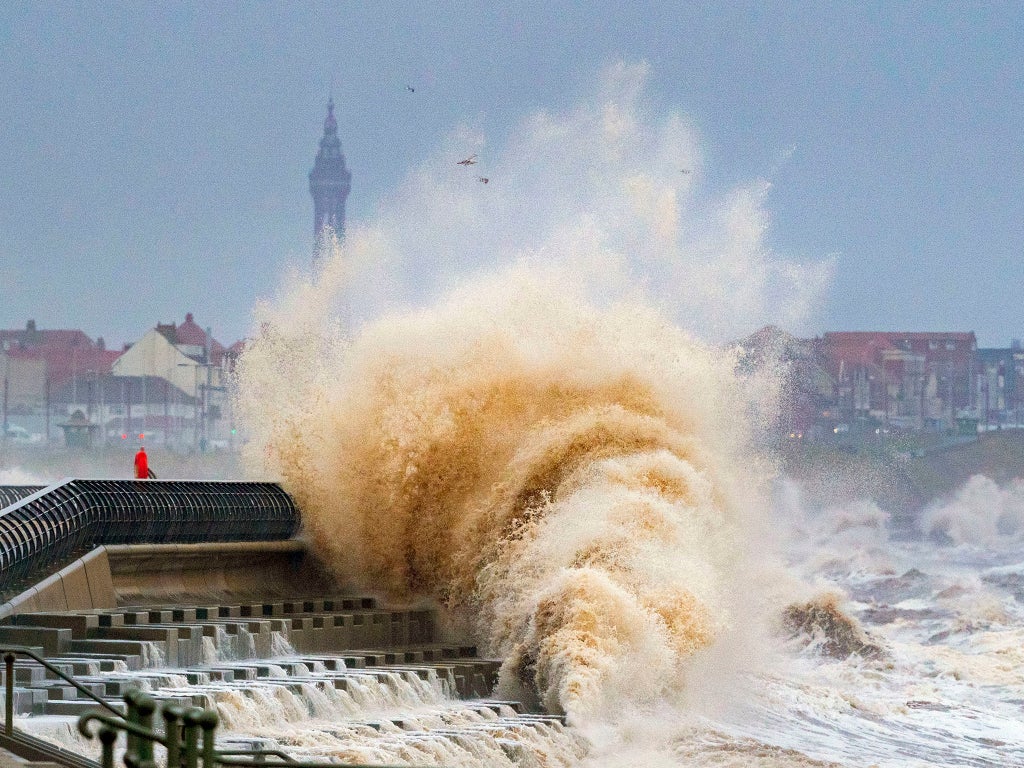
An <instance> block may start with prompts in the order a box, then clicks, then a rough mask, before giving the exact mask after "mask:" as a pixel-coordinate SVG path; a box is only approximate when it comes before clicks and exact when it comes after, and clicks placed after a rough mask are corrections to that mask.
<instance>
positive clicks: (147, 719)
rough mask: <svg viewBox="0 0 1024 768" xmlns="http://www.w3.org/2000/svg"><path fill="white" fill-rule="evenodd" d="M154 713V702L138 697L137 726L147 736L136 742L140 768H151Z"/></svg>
mask: <svg viewBox="0 0 1024 768" xmlns="http://www.w3.org/2000/svg"><path fill="white" fill-rule="evenodd" d="M155 711H156V701H155V700H154V699H153V697H151V696H146V695H145V694H142V695H140V696H139V697H138V713H139V725H141V726H142V727H143V728H144V729H145V730H146V732H147V733H148V734H149V735H148V736H140V737H139V738H138V741H137V742H136V744H137V745H138V746H137V752H138V755H139V766H140V768H152V766H154V765H155V763H154V762H153V737H154V736H156V734H155V733H153V713H154V712H155Z"/></svg>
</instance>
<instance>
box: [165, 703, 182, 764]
mask: <svg viewBox="0 0 1024 768" xmlns="http://www.w3.org/2000/svg"><path fill="white" fill-rule="evenodd" d="M162 713H163V716H164V741H165V742H166V743H167V768H180V767H181V718H182V716H183V715H184V714H185V710H184V708H182V707H181V706H179V705H178V704H167V705H165V706H164V708H163V712H162Z"/></svg>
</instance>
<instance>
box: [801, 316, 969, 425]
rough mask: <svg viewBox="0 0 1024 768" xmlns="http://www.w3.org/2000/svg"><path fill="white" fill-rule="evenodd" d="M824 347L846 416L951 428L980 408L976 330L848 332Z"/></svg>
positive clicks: (829, 337) (830, 337)
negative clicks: (978, 400)
mask: <svg viewBox="0 0 1024 768" xmlns="http://www.w3.org/2000/svg"><path fill="white" fill-rule="evenodd" d="M819 344H820V347H821V353H822V357H823V358H824V361H825V366H826V368H827V370H828V372H829V374H830V375H831V376H832V378H833V381H834V382H835V396H834V401H835V410H836V412H837V413H839V414H841V416H842V417H843V418H849V419H872V420H875V421H879V422H884V423H885V424H887V425H892V426H894V427H897V428H904V429H922V428H940V427H951V426H952V425H953V424H954V423H955V421H956V419H957V417H958V416H959V415H961V414H962V413H963V412H966V411H971V410H972V409H973V408H974V407H975V405H976V396H975V393H976V386H975V369H976V365H977V359H978V343H977V340H976V338H975V335H974V333H973V332H948V333H943V332H939V333H930V332H891V331H884V332H881V331H842V332H835V333H826V334H825V335H824V336H823V337H822V338H821V340H820V341H819Z"/></svg>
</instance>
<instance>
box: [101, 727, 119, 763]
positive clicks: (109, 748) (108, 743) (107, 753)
mask: <svg viewBox="0 0 1024 768" xmlns="http://www.w3.org/2000/svg"><path fill="white" fill-rule="evenodd" d="M99 737H100V743H101V744H102V745H103V760H102V762H101V763H100V766H101V768H114V742H115V741H117V731H115V730H114V729H113V728H110V727H108V726H106V725H104V726H103V727H102V728H100V732H99Z"/></svg>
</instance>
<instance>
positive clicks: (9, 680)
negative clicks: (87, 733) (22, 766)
mask: <svg viewBox="0 0 1024 768" xmlns="http://www.w3.org/2000/svg"><path fill="white" fill-rule="evenodd" d="M0 654H3V657H4V733H5V734H6V735H7V736H10V735H11V734H12V733H13V732H14V660H15V657H16V656H27V657H28V658H30V659H32V660H34V661H35V662H37V663H38V664H41V665H42V666H43V667H45V668H46V669H47V670H48V671H50V672H52V673H53V674H55V675H57V677H59V678H60V679H61V680H63V681H64V682H66V683H68V684H69V685H71V686H73V687H74V688H75V690H76V691H78V692H79V693H81V694H83V695H84V696H85V697H86V698H89V699H92V700H93V701H95V702H96V703H97V704H99V705H100V706H101V707H104V708H105V709H108V710H110V711H111V712H113V713H114V714H115V715H117V716H118V717H120V716H121V713H120V712H118V711H117V709H115V708H114V707H112V706H111V705H110V703H109V702H107V701H105V700H103V699H101V698H100V697H99V696H97V695H96V694H95V693H93V692H92V691H90V690H89V689H88V688H86V687H85V686H84V685H82V684H81V683H80V682H78V681H77V680H75V679H74V678H73V677H71V676H70V675H66V674H64V673H63V672H62V671H61V670H60V669H58V668H57V667H55V666H53V664H51V663H50V662H48V661H47V660H46V659H44V658H43V657H42V656H40V655H39V654H38V653H36V652H35V651H33V650H32V649H31V648H24V647H21V646H9V647H7V648H0Z"/></svg>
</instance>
